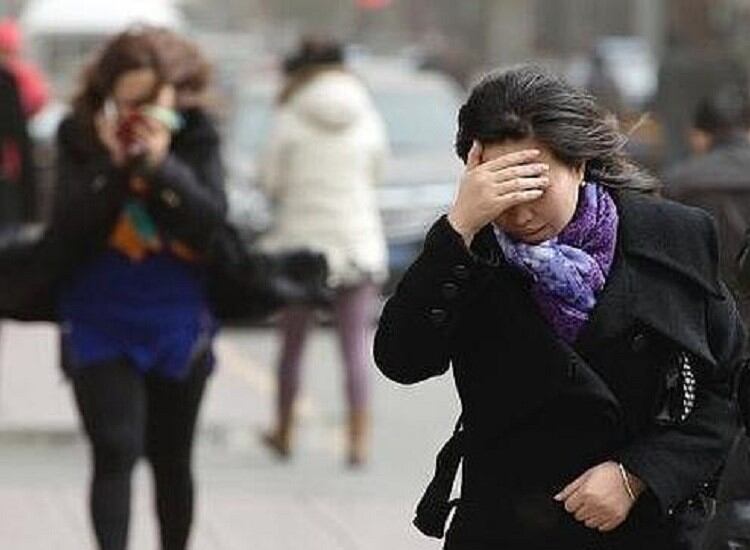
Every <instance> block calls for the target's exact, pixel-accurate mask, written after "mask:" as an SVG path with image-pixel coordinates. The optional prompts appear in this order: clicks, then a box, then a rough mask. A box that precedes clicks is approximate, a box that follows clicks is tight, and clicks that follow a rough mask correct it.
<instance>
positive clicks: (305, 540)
mask: <svg viewBox="0 0 750 550" xmlns="http://www.w3.org/2000/svg"><path fill="white" fill-rule="evenodd" d="M276 345H277V343H276V339H275V335H274V333H273V331H272V330H270V329H228V330H225V331H223V332H222V336H221V337H220V338H219V341H218V343H217V352H218V359H219V366H218V369H217V371H216V374H215V375H214V376H213V377H212V378H213V379H212V381H211V384H210V386H209V389H208V394H207V398H206V402H205V404H204V407H203V411H202V418H201V420H200V430H199V437H198V445H197V465H196V474H197V476H196V477H197V480H198V495H199V497H198V507H197V512H196V524H195V530H194V537H193V543H192V545H191V549H192V550H240V549H243V550H245V549H248V548H252V549H253V550H256V549H257V550H286V549H289V550H292V549H294V550H298V549H300V548H303V549H305V550H308V549H309V550H319V549H320V550H376V549H377V550H382V549H383V548H386V549H388V550H407V549H409V550H423V549H424V550H428V549H435V550H436V549H437V548H440V546H441V544H440V542H439V541H435V540H430V539H425V538H423V537H421V536H420V535H419V534H418V533H417V532H416V530H415V529H414V528H413V527H411V525H410V521H411V518H412V513H413V507H414V504H415V502H416V500H417V498H418V497H419V495H420V492H421V490H422V489H423V488H424V486H425V484H426V483H427V481H428V479H429V476H430V474H431V470H432V467H433V464H434V455H435V452H436V451H437V449H438V448H439V446H440V444H441V443H442V441H443V440H444V438H445V437H447V436H448V435H449V434H450V432H451V429H452V426H453V422H454V420H455V415H456V411H457V404H456V399H455V396H454V392H453V390H452V388H451V382H450V380H449V378H448V377H443V378H441V379H439V380H436V381H431V382H428V383H426V384H422V385H419V386H415V387H408V388H403V387H402V388H399V387H396V386H395V385H394V384H392V383H390V382H388V381H386V380H384V379H383V378H382V377H381V376H380V375H377V374H376V373H375V372H374V369H373V372H372V373H371V375H372V376H371V379H372V382H373V394H374V405H373V409H374V412H373V416H374V431H373V448H374V452H373V456H372V460H371V462H370V464H369V465H368V467H367V468H366V469H364V470H362V471H349V470H346V469H345V468H344V457H345V452H344V441H345V438H344V433H345V432H344V429H343V426H342V419H343V418H344V402H343V397H342V392H341V386H342V378H341V372H340V364H339V357H338V353H339V352H338V346H337V342H336V339H335V338H334V337H333V335H332V334H331V332H330V331H329V330H327V329H324V330H319V331H317V332H316V333H315V334H314V335H313V337H312V338H311V341H310V343H309V345H308V350H307V352H306V360H305V363H306V367H307V368H306V376H305V382H306V384H305V390H306V393H305V395H304V396H303V397H302V399H301V404H300V405H301V406H300V417H301V418H300V426H299V430H298V432H299V433H298V438H297V445H296V447H295V449H296V452H295V456H294V457H293V459H292V460H291V461H290V462H289V463H278V462H277V461H275V460H274V459H273V458H272V457H270V456H269V454H268V453H267V452H266V450H265V449H264V448H262V447H261V446H260V444H259V443H258V433H259V431H260V429H261V428H262V427H265V426H267V425H268V424H269V422H270V415H271V412H272V410H273V394H274V380H273V369H272V365H273V363H274V357H275V355H276ZM56 353H57V341H56V333H55V331H54V329H53V328H52V327H50V326H48V325H20V324H12V323H4V324H3V326H2V333H1V338H0V517H1V518H2V519H0V548H3V549H5V548H8V549H12V550H37V549H39V550H88V549H93V548H94V546H93V544H92V542H91V539H90V528H89V524H88V519H87V512H86V480H87V476H88V456H87V455H88V452H87V448H86V446H85V444H84V443H83V441H82V440H81V438H80V436H79V432H78V427H77V424H78V421H77V418H76V415H75V413H74V410H73V406H72V401H71V395H70V388H69V387H68V386H67V384H66V383H65V381H64V380H63V378H62V376H61V375H60V374H59V369H58V368H57V364H56ZM134 495H135V498H134V506H133V519H132V524H131V545H130V548H131V550H132V549H136V550H142V549H152V548H157V544H156V534H155V533H156V525H155V521H154V517H153V513H152V504H151V500H152V489H151V483H150V479H149V475H148V470H147V468H146V467H145V466H144V465H141V466H140V467H139V469H138V472H137V475H136V482H135V491H134Z"/></svg>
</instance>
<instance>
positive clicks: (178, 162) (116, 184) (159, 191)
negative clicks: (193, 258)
mask: <svg viewBox="0 0 750 550" xmlns="http://www.w3.org/2000/svg"><path fill="white" fill-rule="evenodd" d="M182 115H183V117H184V121H185V124H184V127H183V128H182V129H181V130H180V131H179V132H178V133H177V134H175V135H174V137H173V139H172V144H171V147H170V152H169V154H168V156H167V158H166V159H165V160H164V162H162V164H161V165H160V166H159V167H158V168H157V169H156V170H154V171H153V172H152V173H150V174H148V175H147V179H148V182H149V185H150V186H151V193H150V194H149V197H150V198H149V202H148V204H147V207H148V209H149V213H150V214H151V215H152V216H153V218H154V221H155V222H156V224H157V225H158V226H159V229H160V230H161V231H163V232H165V233H166V234H167V235H168V236H169V237H170V238H172V239H174V240H179V241H182V242H184V243H185V244H188V245H190V246H191V247H192V248H194V249H196V250H198V251H205V250H206V249H207V247H208V244H209V243H210V242H211V240H212V238H213V235H214V232H215V231H216V230H217V229H218V228H219V227H220V225H221V224H222V223H223V221H224V216H225V212H226V195H225V193H224V174H223V169H222V164H221V155H220V151H219V137H218V134H217V133H216V130H215V129H214V126H213V123H212V122H211V121H210V119H209V118H208V116H207V115H206V114H205V113H203V112H202V111H200V110H197V109H194V110H189V111H183V113H182ZM57 146H58V153H57V154H58V161H57V179H56V182H55V195H54V197H55V198H54V208H53V212H52V223H51V225H52V227H53V228H54V230H55V232H56V236H57V238H59V239H60V240H61V242H62V243H63V244H64V245H65V246H66V247H68V248H69V249H70V250H74V251H76V252H77V253H79V254H84V255H89V254H91V253H94V252H96V251H98V250H101V249H102V248H104V247H105V246H106V243H107V239H108V238H109V235H110V233H111V231H112V227H113V225H114V223H115V222H116V220H117V216H118V214H119V213H120V210H121V208H122V206H123V203H124V202H125V200H126V199H127V197H128V193H129V191H128V185H127V180H128V179H129V173H128V172H127V171H126V170H123V169H120V168H117V167H115V166H114V165H113V164H112V163H111V162H110V160H109V155H108V154H107V153H106V152H105V151H104V150H103V148H102V147H101V146H100V145H99V144H98V143H91V140H88V139H86V137H85V133H84V132H83V131H82V128H81V127H80V124H79V123H78V122H77V120H76V119H75V118H72V117H71V118H67V119H65V120H64V121H63V122H62V123H61V125H60V128H59V130H58V140H57Z"/></svg>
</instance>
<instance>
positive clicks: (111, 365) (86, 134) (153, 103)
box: [52, 27, 226, 550]
mask: <svg viewBox="0 0 750 550" xmlns="http://www.w3.org/2000/svg"><path fill="white" fill-rule="evenodd" d="M208 82H209V66H208V65H207V63H206V62H205V61H204V59H203V57H202V56H201V54H200V52H199V51H198V50H197V48H196V47H195V46H194V45H193V44H192V43H190V42H188V41H187V40H185V39H184V38H182V37H180V36H178V35H176V34H174V33H173V32H171V31H167V30H163V29H159V28H151V27H142V28H134V29H132V30H128V31H126V32H123V33H121V34H119V35H117V36H115V37H114V38H112V39H111V40H110V41H109V42H108V43H107V44H106V45H105V46H104V48H103V50H102V51H101V52H100V53H99V54H98V55H97V57H96V59H95V60H94V61H93V63H92V64H91V65H90V66H89V67H88V69H87V70H86V71H85V73H84V77H83V84H82V88H81V90H80V91H79V92H78V95H77V96H76V98H75V100H74V104H73V110H72V113H71V115H70V116H69V117H68V118H66V119H65V120H64V121H63V122H62V124H61V126H60V129H59V132H58V148H59V152H58V166H57V182H56V188H55V192H56V197H55V207H54V213H53V221H52V226H53V227H54V228H55V237H56V238H57V240H58V241H61V242H63V243H64V245H65V246H66V247H67V248H68V254H69V255H70V256H72V257H73V258H74V261H75V266H74V268H73V269H72V270H71V273H70V274H69V276H68V277H67V278H66V283H65V284H64V285H63V287H62V288H61V289H60V292H59V300H58V310H59V311H58V314H59V320H60V323H61V328H62V338H63V362H64V367H65V370H66V371H67V372H68V374H69V375H70V378H71V380H72V384H73V389H74V392H75V398H76V404H77V406H78V410H79V412H80V415H81V418H82V423H83V427H84V429H85V432H86V435H87V437H88V440H89V442H90V444H91V451H92V457H93V476H92V482H91V494H90V506H91V515H92V519H93V526H94V532H95V534H96V540H97V542H98V545H99V548H101V549H102V550H122V549H124V548H125V547H126V539H127V533H128V522H129V514H130V512H129V511H130V490H131V489H130V486H131V476H132V472H133V467H134V465H135V463H136V461H137V460H138V458H139V457H140V456H141V455H142V454H145V456H146V457H147V459H148V461H149V462H150V464H151V466H152V468H153V472H154V480H155V484H156V491H155V492H156V513H157V516H158V519H159V526H160V536H161V547H162V548H163V549H164V550H178V549H184V548H186V546H187V541H188V536H189V533H190V527H191V524H192V519H193V479H192V472H191V469H192V458H191V451H192V446H193V436H194V431H195V423H196V417H197V415H198V409H199V406H200V403H201V399H202V396H203V392H204V388H205V385H206V381H207V379H208V376H209V374H210V372H211V370H212V367H213V364H214V356H213V352H212V339H213V336H214V333H215V331H216V328H217V327H216V322H215V320H214V318H213V315H212V312H211V309H210V307H209V303H208V297H207V290H206V281H205V263H204V253H205V252H206V250H207V247H208V245H209V243H210V242H211V241H212V239H213V236H214V234H215V232H216V230H217V228H218V227H219V226H220V224H221V223H222V222H223V219H224V214H225V208H226V204H225V195H224V190H223V173H222V168H221V162H220V155H219V138H218V135H217V132H216V129H215V127H214V124H213V122H212V121H211V119H210V117H209V116H208V114H207V112H206V108H205V104H204V103H202V98H204V96H205V92H206V87H207V85H208Z"/></svg>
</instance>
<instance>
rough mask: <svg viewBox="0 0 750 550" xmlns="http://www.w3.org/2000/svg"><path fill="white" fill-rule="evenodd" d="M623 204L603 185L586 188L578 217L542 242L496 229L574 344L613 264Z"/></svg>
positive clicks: (552, 318)
mask: <svg viewBox="0 0 750 550" xmlns="http://www.w3.org/2000/svg"><path fill="white" fill-rule="evenodd" d="M617 223H618V216H617V208H616V206H615V203H614V201H613V200H612V197H611V196H610V195H609V193H608V192H607V191H606V190H605V189H604V188H603V187H602V186H600V185H597V184H591V183H590V184H587V185H585V186H583V187H582V188H581V192H580V194H579V196H578V206H577V207H576V212H575V214H574V216H573V219H572V220H571V221H570V223H568V225H567V226H565V229H563V230H562V231H561V232H560V234H559V235H558V236H557V237H555V238H553V239H550V240H549V241H545V242H543V243H539V244H536V245H531V244H526V243H523V242H517V241H514V240H512V239H511V238H510V237H509V236H508V235H506V234H505V233H503V232H502V231H500V230H499V229H498V228H497V227H496V228H495V235H496V236H497V240H498V243H500V248H501V249H502V250H503V253H504V254H505V257H506V258H507V259H508V261H509V262H510V263H511V264H512V265H514V266H516V267H517V268H519V269H520V270H522V271H523V272H525V273H527V274H528V275H529V276H530V277H531V278H532V279H533V283H532V287H531V292H532V295H533V297H534V300H535V301H536V303H537V304H538V305H539V308H540V310H541V312H542V315H543V316H544V317H545V318H546V319H547V321H548V322H549V323H550V324H551V325H552V327H553V328H554V330H555V332H556V333H557V335H558V336H560V337H561V338H562V339H563V340H565V341H566V342H568V343H571V344H572V343H573V342H575V340H576V338H577V337H578V333H579V332H580V331H581V329H582V328H583V326H584V325H585V324H586V322H587V321H588V319H589V315H590V314H591V311H592V310H593V309H594V306H595V305H596V300H597V297H598V296H599V293H600V292H601V290H602V289H603V288H604V284H605V282H606V280H607V276H608V275H609V270H610V268H611V267H612V261H613V259H614V255H615V242H616V240H617Z"/></svg>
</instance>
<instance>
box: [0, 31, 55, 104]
mask: <svg viewBox="0 0 750 550" xmlns="http://www.w3.org/2000/svg"><path fill="white" fill-rule="evenodd" d="M21 44H22V35H21V29H20V28H19V27H18V23H16V21H15V20H13V19H10V18H5V19H0V63H2V64H3V65H4V66H5V67H6V68H7V69H8V70H9V71H10V72H11V73H12V74H13V76H14V77H15V79H16V82H17V84H18V88H19V91H20V94H21V103H22V105H23V112H24V116H25V117H26V118H31V117H33V116H34V115H36V114H37V113H39V111H41V110H42V109H43V108H44V106H45V105H46V104H47V101H48V100H49V86H48V84H47V81H46V79H45V78H44V75H42V73H41V71H39V69H37V68H36V67H35V66H34V65H33V64H31V63H29V62H28V61H25V60H24V59H23V58H22V57H21Z"/></svg>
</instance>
